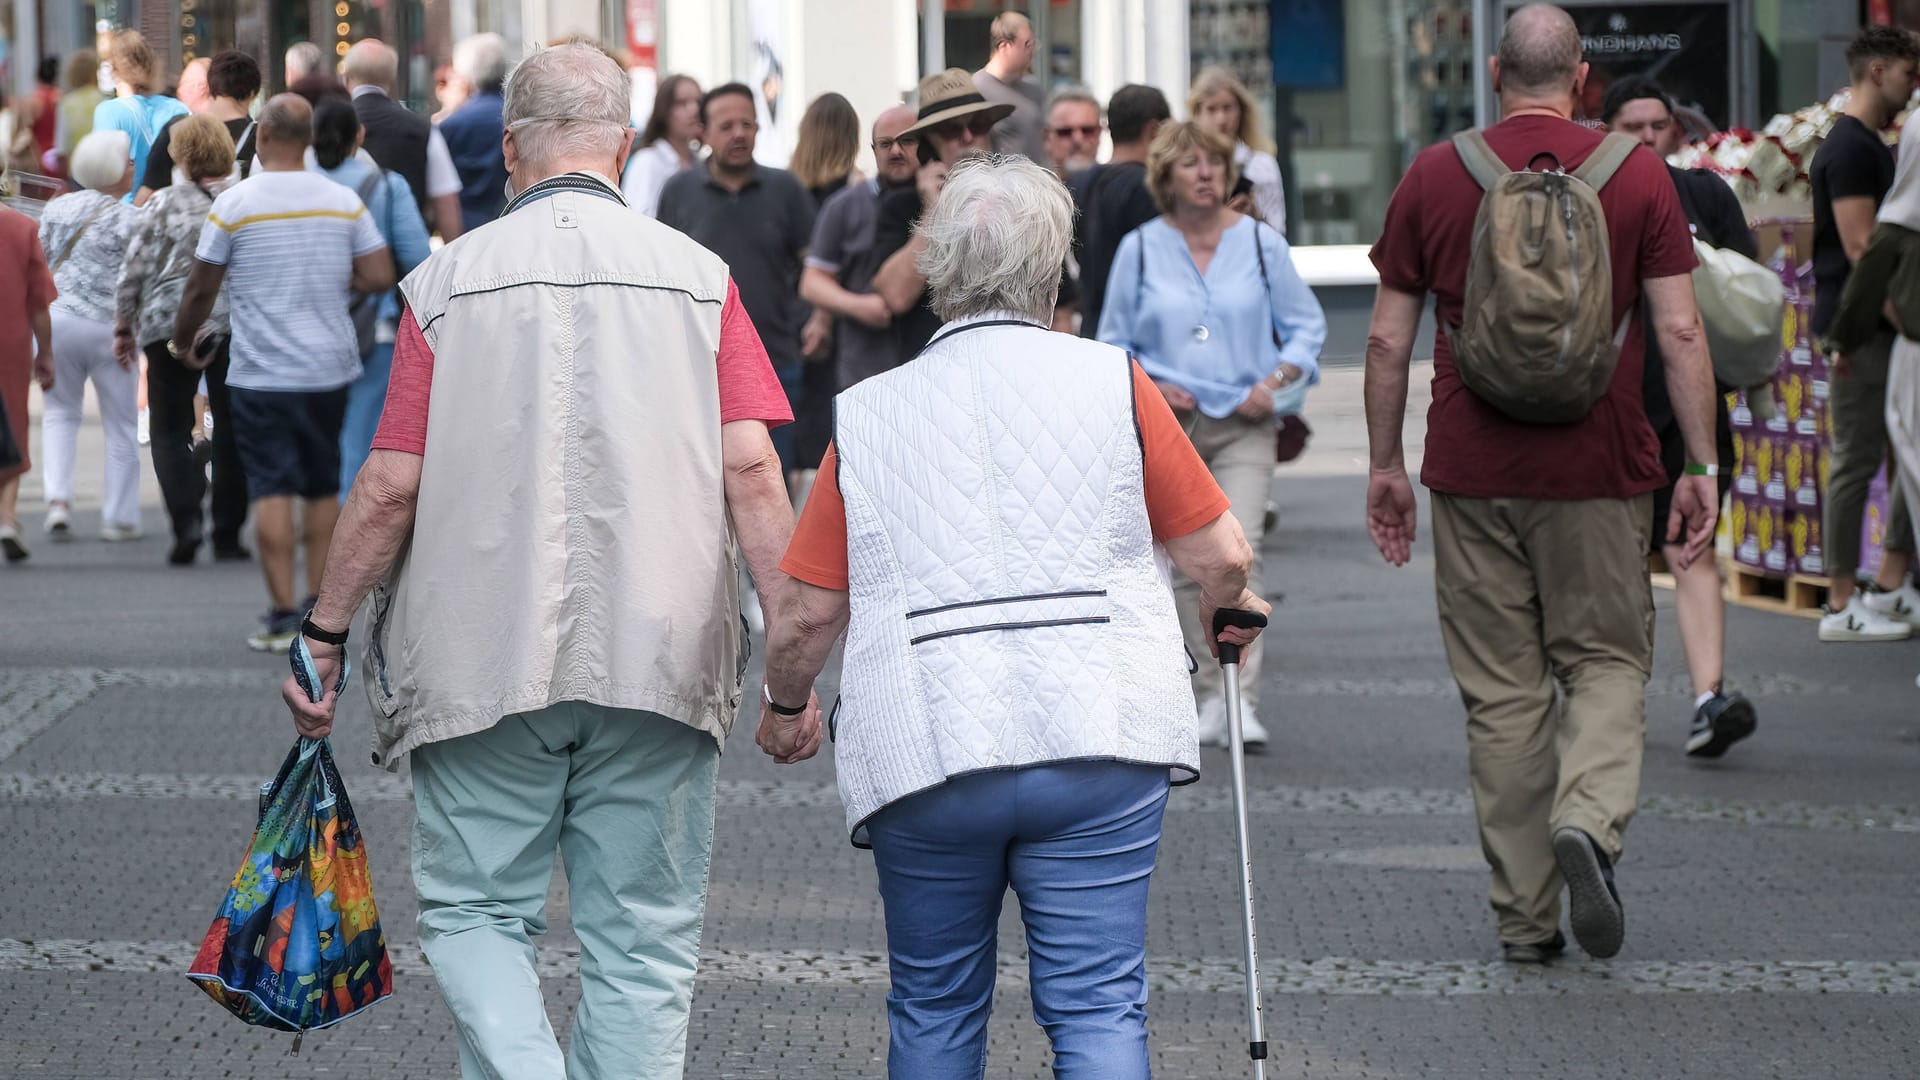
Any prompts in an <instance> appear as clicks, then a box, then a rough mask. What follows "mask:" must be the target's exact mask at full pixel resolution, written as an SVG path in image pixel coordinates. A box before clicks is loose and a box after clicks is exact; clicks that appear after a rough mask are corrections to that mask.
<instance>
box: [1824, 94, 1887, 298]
mask: <svg viewBox="0 0 1920 1080" xmlns="http://www.w3.org/2000/svg"><path fill="white" fill-rule="evenodd" d="M1807 172H1808V173H1809V175H1810V176H1811V178H1812V180H1813V333H1814V334H1815V336H1818V335H1820V334H1824V333H1826V332H1827V328H1828V327H1830V326H1832V325H1833V316H1834V313H1835V312H1837V311H1839V310H1840V291H1841V290H1842V289H1844V288H1846V285H1847V274H1848V273H1849V272H1850V271H1851V270H1852V269H1853V264H1852V263H1851V262H1849V261H1848V260H1847V249H1846V246H1845V245H1844V244H1842V243H1841V241H1840V227H1839V226H1838V225H1837V224H1835V223H1834V220H1833V200H1835V199H1850V198H1869V199H1872V200H1873V206H1874V209H1876V210H1878V209H1879V208H1880V200H1881V199H1883V198H1885V197H1886V194H1887V189H1888V188H1890V187H1892V186H1893V150H1892V149H1891V148H1889V147H1888V146H1887V144H1886V141H1885V140H1883V139H1881V138H1880V135H1879V133H1878V132H1875V131H1870V130H1868V128H1867V125H1865V124H1863V123H1861V122H1860V121H1858V120H1856V119H1854V118H1853V117H1851V116H1841V117H1839V118H1837V119H1835V120H1834V122H1833V130H1832V131H1830V132H1828V134H1827V141H1826V142H1824V143H1821V144H1820V149H1819V150H1817V151H1815V152H1814V155H1813V167H1812V168H1810V169H1808V170H1807Z"/></svg>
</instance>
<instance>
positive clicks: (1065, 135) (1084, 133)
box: [1053, 124, 1100, 139]
mask: <svg viewBox="0 0 1920 1080" xmlns="http://www.w3.org/2000/svg"><path fill="white" fill-rule="evenodd" d="M1075 135H1079V136H1080V137H1081V138H1083V139H1097V138H1099V137H1100V125H1099V124H1080V125H1077V126H1076V125H1073V124H1069V125H1067V126H1066V127H1057V128H1054V129H1053V137H1054V138H1056V139H1071V138H1073V137H1074V136H1075Z"/></svg>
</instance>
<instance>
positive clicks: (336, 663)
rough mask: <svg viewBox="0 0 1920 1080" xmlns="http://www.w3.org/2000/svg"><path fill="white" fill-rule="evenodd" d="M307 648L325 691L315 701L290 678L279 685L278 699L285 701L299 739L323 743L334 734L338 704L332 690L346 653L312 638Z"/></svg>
mask: <svg viewBox="0 0 1920 1080" xmlns="http://www.w3.org/2000/svg"><path fill="white" fill-rule="evenodd" d="M306 644H307V651H308V652H309V653H311V654H312V655H313V670H314V671H315V672H316V673H317V674H318V675H319V676H320V685H321V686H324V687H326V693H324V694H322V695H320V700H319V701H314V700H313V699H312V698H309V697H308V696H307V692H306V690H305V689H303V688H302V687H301V686H300V680H299V679H296V678H294V677H293V676H291V675H289V676H287V681H286V682H284V683H281V684H280V696H281V697H282V698H285V699H286V702H287V709H288V711H290V712H292V713H293V727H294V730H295V731H298V732H299V733H300V736H301V737H302V738H306V739H324V738H326V737H327V736H328V735H331V734H332V733H333V711H334V709H335V708H336V707H338V705H339V703H340V702H339V698H340V695H339V694H338V693H337V692H335V690H334V687H336V686H338V685H339V684H340V660H341V657H342V656H343V655H345V653H346V650H345V649H343V648H342V647H340V646H338V645H328V644H326V643H324V642H319V641H314V640H313V639H311V638H309V639H307V643H306Z"/></svg>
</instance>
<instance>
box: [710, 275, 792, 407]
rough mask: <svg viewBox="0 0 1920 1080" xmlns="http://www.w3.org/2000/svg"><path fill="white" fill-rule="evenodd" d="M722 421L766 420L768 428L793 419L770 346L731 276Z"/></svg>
mask: <svg viewBox="0 0 1920 1080" xmlns="http://www.w3.org/2000/svg"><path fill="white" fill-rule="evenodd" d="M718 366H719V371H720V422H721V423H722V424H731V423H733V422H734V421H735V420H764V421H765V422H766V425H767V426H768V427H779V426H780V425H781V424H790V423H792V422H793V407H792V406H791V405H788V404H787V392H786V390H785V389H783V388H782V387H781V386H780V376H778V375H776V374H774V372H773V361H771V360H769V359H767V347H766V346H765V345H763V344H761V342H760V335H759V333H758V332H756V331H755V330H754V328H753V320H752V319H750V318H748V317H747V309H746V307H745V306H744V305H742V304H741V303H740V290H739V289H738V288H736V287H735V286H734V284H733V279H732V278H728V279H727V302H726V305H725V306H724V307H722V308H721V309H720V357H719V365H718Z"/></svg>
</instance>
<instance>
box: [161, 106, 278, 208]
mask: <svg viewBox="0 0 1920 1080" xmlns="http://www.w3.org/2000/svg"><path fill="white" fill-rule="evenodd" d="M184 119H186V117H184V116H176V117H174V118H173V119H172V120H169V121H167V126H166V127H163V128H161V129H160V137H159V138H157V139H155V140H153V147H152V149H150V150H148V151H147V174H146V175H145V176H143V177H141V178H140V183H139V186H140V187H144V188H152V189H153V190H155V191H159V190H160V189H161V188H164V187H172V186H173V164H174V162H173V125H175V124H177V123H179V122H180V121H182V120H184ZM223 122H224V123H225V124H226V125H227V134H228V135H231V136H233V147H234V151H233V158H234V160H235V161H236V162H238V163H239V165H240V176H241V178H242V179H245V178H246V175H247V174H248V173H249V172H252V171H253V136H252V135H251V134H250V133H249V132H248V130H247V129H249V128H251V127H253V121H252V120H249V119H247V118H246V117H244V116H243V117H241V118H240V119H238V120H227V121H223Z"/></svg>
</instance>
